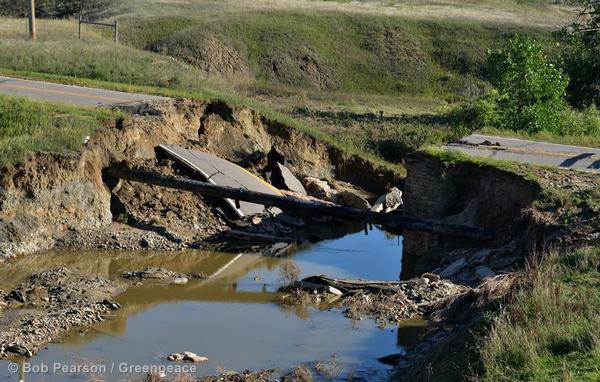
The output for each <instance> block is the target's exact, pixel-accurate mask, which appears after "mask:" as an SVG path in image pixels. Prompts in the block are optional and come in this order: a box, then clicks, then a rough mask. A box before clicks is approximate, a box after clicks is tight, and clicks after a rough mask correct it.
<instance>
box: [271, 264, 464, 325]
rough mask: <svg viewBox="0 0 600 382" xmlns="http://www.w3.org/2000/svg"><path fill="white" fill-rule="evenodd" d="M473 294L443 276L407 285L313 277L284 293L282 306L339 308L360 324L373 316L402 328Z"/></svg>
mask: <svg viewBox="0 0 600 382" xmlns="http://www.w3.org/2000/svg"><path fill="white" fill-rule="evenodd" d="M468 290H470V288H468V287H464V286H461V285H457V284H453V283H452V282H450V281H447V280H443V279H441V278H440V277H439V276H437V275H434V274H430V273H426V274H424V275H423V276H422V277H420V278H414V279H411V280H407V281H373V280H351V279H341V280H336V279H331V278H327V277H325V276H312V277H308V278H305V279H303V280H302V281H298V282H296V283H294V284H292V285H291V286H289V287H286V288H284V289H283V290H282V291H283V292H287V293H286V294H284V295H283V296H282V303H283V304H288V305H309V304H312V305H315V304H321V303H333V302H335V303H336V304H339V305H340V306H343V307H345V308H346V309H345V311H344V314H345V315H346V316H347V317H348V318H351V319H356V320H360V319H362V318H363V316H369V317H371V318H373V319H375V320H376V322H377V323H378V325H379V326H381V327H385V326H386V325H389V324H398V323H400V322H402V321H404V320H406V319H409V318H412V317H415V316H419V315H423V314H425V313H427V312H428V310H429V307H430V305H431V304H433V303H435V302H437V301H440V300H442V299H444V298H446V297H448V296H452V295H456V294H460V293H463V292H466V291H468Z"/></svg>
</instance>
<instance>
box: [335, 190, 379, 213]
mask: <svg viewBox="0 0 600 382" xmlns="http://www.w3.org/2000/svg"><path fill="white" fill-rule="evenodd" d="M335 198H336V200H337V202H338V204H341V205H342V206H346V207H351V208H356V209H359V210H368V209H370V208H371V204H369V202H368V201H367V199H365V198H363V197H362V196H360V195H358V194H356V193H354V192H352V191H348V190H345V191H342V192H339V193H337V194H336V195H335Z"/></svg>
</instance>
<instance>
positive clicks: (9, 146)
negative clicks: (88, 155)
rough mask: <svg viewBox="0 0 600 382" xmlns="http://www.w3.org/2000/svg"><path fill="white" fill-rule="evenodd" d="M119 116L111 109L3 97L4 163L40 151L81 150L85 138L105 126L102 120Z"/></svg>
mask: <svg viewBox="0 0 600 382" xmlns="http://www.w3.org/2000/svg"><path fill="white" fill-rule="evenodd" d="M118 115H119V114H118V113H116V112H113V111H108V110H95V109H86V108H81V107H73V106H63V105H55V104H49V103H43V102H35V101H31V100H28V99H26V98H20V97H8V96H0V165H1V166H8V165H12V164H15V163H19V162H23V161H24V160H25V159H26V158H27V156H28V155H29V154H30V153H33V152H38V151H51V152H58V153H67V152H76V151H79V150H80V149H81V147H83V141H84V138H85V137H86V136H88V135H91V134H93V132H94V131H96V130H98V129H100V128H102V120H104V119H114V118H116V116H118Z"/></svg>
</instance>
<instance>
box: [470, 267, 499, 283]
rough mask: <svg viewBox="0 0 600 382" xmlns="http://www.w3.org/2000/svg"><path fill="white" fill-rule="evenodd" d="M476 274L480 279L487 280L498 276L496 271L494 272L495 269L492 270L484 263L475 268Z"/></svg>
mask: <svg viewBox="0 0 600 382" xmlns="http://www.w3.org/2000/svg"><path fill="white" fill-rule="evenodd" d="M475 275H476V276H477V277H478V278H479V280H485V279H488V278H492V277H494V276H496V273H494V271H492V270H491V269H490V268H489V267H488V266H485V265H482V266H481V267H477V268H476V269H475Z"/></svg>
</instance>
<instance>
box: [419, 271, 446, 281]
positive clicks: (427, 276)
mask: <svg viewBox="0 0 600 382" xmlns="http://www.w3.org/2000/svg"><path fill="white" fill-rule="evenodd" d="M421 277H422V278H424V279H427V280H429V282H430V283H437V282H439V281H440V280H441V279H442V278H441V277H440V276H438V275H436V274H434V273H423V275H422V276H421Z"/></svg>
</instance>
